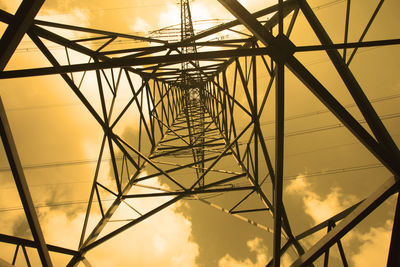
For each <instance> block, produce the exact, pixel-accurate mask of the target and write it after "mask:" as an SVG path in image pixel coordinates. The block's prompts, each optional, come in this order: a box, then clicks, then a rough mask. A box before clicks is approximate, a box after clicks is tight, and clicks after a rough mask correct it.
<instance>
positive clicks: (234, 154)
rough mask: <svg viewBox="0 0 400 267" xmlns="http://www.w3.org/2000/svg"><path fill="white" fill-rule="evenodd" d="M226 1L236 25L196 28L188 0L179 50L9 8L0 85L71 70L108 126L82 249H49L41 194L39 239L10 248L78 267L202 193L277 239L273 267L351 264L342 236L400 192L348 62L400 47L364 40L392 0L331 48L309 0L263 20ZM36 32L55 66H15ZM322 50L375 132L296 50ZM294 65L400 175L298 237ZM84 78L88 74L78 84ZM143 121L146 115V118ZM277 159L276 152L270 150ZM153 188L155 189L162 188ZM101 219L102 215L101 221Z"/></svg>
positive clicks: (32, 9)
mask: <svg viewBox="0 0 400 267" xmlns="http://www.w3.org/2000/svg"><path fill="white" fill-rule="evenodd" d="M219 2H220V3H221V4H222V5H223V6H224V7H225V8H226V9H227V10H228V11H229V12H230V13H231V14H232V15H233V16H235V17H236V20H233V21H230V22H227V23H223V24H220V25H217V26H215V27H212V28H210V29H208V30H205V31H203V32H200V33H197V34H195V32H194V30H193V22H192V19H191V13H190V7H189V1H187V0H181V40H180V41H177V42H171V43H168V42H167V41H165V40H160V39H155V38H149V37H141V36H135V35H129V34H122V33H117V32H110V31H102V30H97V29H88V28H84V27H77V26H72V25H64V24H60V23H54V22H47V21H41V20H36V19H34V17H35V15H36V13H37V12H38V11H39V9H40V6H41V4H42V3H43V1H39V0H36V1H27V0H24V1H23V2H22V4H21V6H20V8H19V9H18V11H17V13H16V14H15V15H14V16H13V15H11V14H9V13H7V12H5V11H2V12H1V13H0V20H1V21H2V22H4V23H6V24H8V27H7V30H6V32H5V34H4V35H3V37H2V39H1V43H0V44H1V47H2V49H1V54H0V56H1V57H0V64H1V65H0V66H1V67H2V69H1V70H2V71H1V72H0V78H1V79H9V78H22V77H31V76H39V75H52V74H58V75H61V77H62V78H63V80H64V81H65V82H66V83H67V85H68V86H69V87H70V88H71V90H72V91H73V92H74V93H75V95H76V96H77V98H78V99H79V100H80V101H81V102H82V104H83V105H84V106H85V107H86V109H87V110H88V112H90V114H91V115H92V116H93V118H94V119H95V120H96V121H97V122H98V123H99V125H100V126H101V128H102V129H103V132H104V135H103V139H102V143H101V145H100V149H99V150H100V153H99V157H98V162H97V167H96V171H95V173H94V178H93V184H92V187H91V190H90V194H89V203H88V206H87V211H86V217H85V221H84V223H83V226H82V234H81V238H80V241H79V246H78V248H77V249H76V250H70V249H65V248H62V247H56V246H46V244H45V239H44V237H43V235H42V234H41V231H40V225H39V224H38V219H37V216H36V214H35V213H34V212H33V211H32V206H33V203H32V200H29V198H27V200H26V201H25V202H26V206H27V208H26V214H27V218H28V221H32V223H31V224H30V227H31V231H32V233H37V234H35V235H33V236H34V240H33V241H31V240H26V239H22V238H17V237H12V236H7V235H1V236H0V240H1V241H3V242H7V243H12V244H17V245H18V246H22V247H23V248H25V247H34V248H37V250H38V252H39V254H40V256H41V260H42V264H43V265H45V266H50V265H51V260H50V258H49V257H48V250H50V251H54V252H58V253H63V254H66V255H71V256H72V257H71V260H70V262H69V265H70V266H73V265H75V264H77V263H79V262H80V261H81V260H83V259H84V257H85V254H86V253H87V252H88V251H90V250H91V249H93V248H94V247H96V246H100V245H102V244H103V243H104V242H106V241H107V240H109V239H110V238H112V237H114V236H116V235H120V234H123V233H124V231H125V230H127V229H129V228H131V227H134V226H135V225H136V224H138V223H142V222H143V221H145V220H146V219H148V218H149V217H151V216H152V215H154V214H156V213H158V212H159V211H161V210H163V209H165V208H167V207H168V206H171V205H172V204H174V203H176V202H178V201H180V200H183V199H188V198H190V199H195V200H198V201H200V202H203V203H205V204H207V205H209V206H211V207H213V208H217V209H219V210H221V211H222V212H225V213H228V214H230V215H232V216H234V217H236V218H238V219H242V220H244V221H246V222H249V223H251V224H253V225H255V226H256V227H259V228H261V229H263V230H265V231H266V232H269V233H271V234H272V236H273V238H272V239H273V241H272V247H273V257H272V259H271V260H270V261H269V262H266V265H267V266H280V258H281V256H282V255H284V254H285V253H286V252H287V251H288V249H289V248H290V249H293V251H295V253H296V254H297V257H298V258H297V259H296V260H295V261H294V262H293V263H292V266H309V265H313V264H314V261H315V260H316V259H317V258H319V257H320V256H321V255H325V256H324V265H325V266H326V265H327V263H328V261H329V250H330V248H331V247H332V246H333V245H337V246H338V249H339V251H340V259H341V262H342V263H343V265H344V266H347V259H346V256H345V253H344V250H343V246H342V244H341V239H342V238H343V236H345V235H346V234H347V233H348V232H349V231H350V230H351V229H353V228H354V227H355V226H356V225H357V224H358V223H359V222H360V221H362V220H364V219H365V218H366V216H367V215H368V214H370V213H371V212H372V211H373V210H375V209H376V208H377V207H378V206H380V205H381V204H382V203H383V202H384V201H385V200H386V199H387V198H388V197H389V196H391V195H393V194H395V193H397V192H398V191H399V174H400V164H399V162H400V152H399V149H398V147H397V146H396V144H395V142H394V141H393V138H392V137H391V135H390V134H389V132H388V130H387V129H386V127H385V125H384V124H383V123H382V120H381V118H380V117H379V116H378V114H377V112H376V111H375V109H374V107H373V106H372V104H371V102H370V101H369V100H368V98H367V97H366V95H365V93H364V90H363V88H362V86H361V85H360V83H359V81H358V80H357V79H356V77H355V76H354V75H353V73H352V71H351V69H350V68H349V65H350V63H351V62H352V60H353V58H354V56H355V55H356V52H357V50H358V49H359V48H361V47H378V46H389V45H399V44H400V41H399V39H398V36H396V38H397V39H394V38H393V39H386V40H373V41H364V40H363V39H364V36H365V34H366V32H367V31H368V30H369V28H370V26H371V24H372V22H373V21H374V18H375V17H376V15H377V13H378V12H379V10H380V8H381V6H382V2H383V1H380V2H379V3H378V5H377V7H376V9H375V12H374V13H373V14H372V16H371V17H370V20H369V22H368V24H367V26H366V27H365V30H364V33H363V34H362V36H361V38H360V39H359V41H358V42H348V29H349V14H350V1H348V2H347V3H348V5H347V6H346V19H345V23H344V25H345V38H344V42H341V43H334V42H333V41H332V40H331V38H330V36H329V34H328V33H327V31H326V30H325V28H324V27H323V25H322V24H321V22H320V21H319V19H318V17H317V16H316V15H315V13H314V11H313V10H312V8H311V7H310V6H309V4H308V2H309V1H306V0H297V1H294V0H287V1H278V3H277V4H275V5H271V6H268V7H266V8H264V9H262V10H259V11H257V12H255V13H250V12H249V11H248V10H247V9H246V8H245V7H243V6H242V5H241V4H240V3H239V2H238V1H236V0H219ZM299 14H302V16H303V17H304V19H305V20H306V21H307V23H308V24H309V26H310V28H311V29H312V31H313V33H314V34H315V37H316V38H317V39H318V40H319V42H320V44H318V45H307V46H296V45H295V44H294V43H293V42H292V41H291V33H292V31H293V30H294V25H295V23H296V20H297V18H298V16H299ZM261 18H262V19H261ZM284 23H285V24H284ZM51 29H65V30H69V31H72V32H84V33H91V34H94V36H93V37H89V38H82V39H78V40H69V39H67V38H65V37H63V36H61V35H59V34H56V33H55V32H53V31H52V30H51ZM227 30H229V31H233V32H236V33H238V35H239V36H240V37H237V36H236V37H235V38H223V39H220V40H215V39H214V37H215V36H216V35H217V36H218V34H222V33H223V32H224V31H227ZM25 34H27V35H28V36H29V37H30V39H31V40H32V41H33V42H34V44H35V45H36V47H37V48H38V49H39V50H40V51H41V52H42V54H43V55H44V56H45V57H46V58H47V59H48V61H49V62H50V63H51V64H52V66H51V67H38V68H32V69H17V70H6V71H4V68H5V66H6V65H7V62H8V60H9V59H10V58H11V56H12V55H13V53H14V52H15V49H16V47H17V45H18V43H19V42H20V41H21V39H22V37H23V36H24V35H25ZM243 36H244V37H243ZM116 40H122V41H127V40H129V41H132V40H134V41H141V42H150V43H154V44H156V45H153V46H143V47H139V48H138V47H133V48H121V49H115V48H114V47H113V46H112V45H113V44H115V43H116ZM48 41H51V42H52V44H57V45H59V46H61V47H65V50H66V57H67V58H68V64H67V65H61V64H60V63H59V61H58V60H57V58H56V57H55V56H54V54H53V53H52V51H51V50H50V49H49V47H48V43H46V42H48ZM98 41H101V42H102V43H101V44H100V46H98V47H97V48H95V45H94V44H95V43H94V42H98ZM200 46H204V47H207V48H208V51H200V49H198V47H200ZM213 47H218V49H212V48H213ZM350 49H353V50H351V51H352V53H351V54H350V56H347V55H346V52H349V51H350ZM69 50H73V51H75V52H77V53H80V54H81V55H82V56H85V57H86V58H89V61H88V63H82V62H80V63H73V62H70V61H69V56H68V51H69ZM311 51H325V52H326V54H327V57H328V59H329V61H330V62H331V64H332V66H334V69H335V71H336V72H337V74H338V76H339V77H340V81H342V82H343V84H344V88H345V89H346V90H347V91H348V92H349V93H350V95H351V96H352V98H353V100H354V102H355V104H356V106H357V108H358V110H359V111H360V114H362V117H363V120H364V121H365V123H366V124H367V125H368V129H367V128H366V127H364V126H363V125H362V124H361V122H360V120H357V119H356V118H355V117H354V115H352V113H350V112H349V109H348V108H347V107H346V106H345V105H344V103H341V101H339V100H338V99H337V98H336V97H335V96H334V94H333V93H332V91H333V89H331V88H327V87H325V86H324V85H323V83H322V82H321V81H320V80H319V79H318V78H317V77H316V76H315V75H313V73H312V72H311V71H310V70H309V69H308V68H307V67H306V66H305V65H304V64H303V63H302V62H301V61H300V60H299V59H298V58H297V57H296V56H297V53H301V52H311ZM340 51H343V53H342V54H341V53H340ZM287 70H290V72H291V73H293V74H294V76H295V77H296V78H297V79H298V80H299V81H301V83H302V84H303V85H304V87H305V88H307V89H308V90H309V91H310V92H311V93H312V94H313V95H315V96H316V98H317V99H318V100H319V101H320V102H321V103H322V104H323V105H324V106H325V107H326V108H327V110H329V111H330V112H331V113H332V114H333V115H334V116H335V117H336V118H337V120H339V121H340V123H341V124H342V125H343V126H344V127H346V128H347V129H348V131H349V132H350V133H352V134H353V135H354V137H355V138H356V139H357V140H358V141H359V142H360V143H361V144H362V145H363V146H364V147H365V148H366V149H367V150H368V151H369V153H371V155H373V156H374V157H375V158H376V159H377V161H379V164H380V165H381V166H383V167H385V168H386V169H387V170H388V171H389V172H390V173H392V177H391V178H389V179H388V180H386V181H385V182H384V183H383V184H382V185H381V186H380V187H378V188H377V189H376V190H375V192H373V193H372V194H370V195H369V196H368V197H367V198H366V199H365V200H363V201H361V202H358V203H354V204H353V205H351V206H349V207H347V208H346V209H345V210H343V211H341V212H339V213H337V214H335V215H333V216H332V217H330V218H328V219H326V220H325V221H323V222H321V223H319V224H317V225H314V226H313V227H311V228H308V229H307V230H305V231H303V232H300V233H297V232H296V233H295V232H294V231H293V229H292V228H293V225H295V224H296V220H289V216H288V215H287V206H285V201H284V199H283V180H284V160H285V157H284V141H285V128H284V125H285V114H284V111H285V93H286V91H287V90H286V86H285V82H286V80H285V76H286V75H287ZM88 75H92V76H93V77H95V79H96V81H97V85H96V86H97V89H98V96H99V99H100V101H99V103H94V102H91V100H90V99H89V98H87V97H86V96H85V94H84V92H83V91H82V88H81V87H82V86H83V85H82V84H84V81H85V76H88ZM78 76H79V77H80V79H77V77H78ZM261 76H262V77H265V76H267V77H268V79H269V80H268V82H267V83H266V84H263V85H261V84H260V82H258V80H259V78H260V77H261ZM138 79H140V83H139V84H140V85H139V86H136V85H135V83H136V82H135V81H137V80H138ZM91 86H93V85H91ZM274 86H275V89H274ZM124 90H125V92H129V100H127V101H126V102H125V103H124V104H123V105H122V107H121V108H120V109H117V108H115V106H116V105H117V104H116V103H117V102H118V99H119V96H120V94H121V92H122V91H124ZM272 91H274V92H275V93H274V94H275V105H274V106H273V111H274V113H275V120H274V125H275V135H274V136H273V137H272V140H273V141H274V147H273V148H271V147H270V146H269V144H268V143H267V140H268V135H267V131H266V130H264V129H263V128H262V125H261V122H260V121H261V118H263V115H264V114H265V113H266V112H267V111H268V110H269V109H271V108H270V106H268V105H266V103H267V101H268V97H269V96H270V92H272ZM96 105H98V107H97V108H95V106H96ZM132 111H133V113H132ZM130 112H131V113H130ZM132 114H135V118H133V117H132ZM4 115H5V112H4V110H3V111H2V128H1V129H2V140H3V143H4V146H5V147H7V145H8V144H10V142H9V141H10V140H11V138H12V137H11V134H10V131H9V129H8V127H7V121H6V120H5V119H4V118H5V116H4ZM127 118H128V119H132V120H134V119H137V120H136V123H137V125H138V127H137V129H138V132H137V135H135V138H129V137H124V132H121V131H120V130H118V125H119V122H120V121H121V120H125V119H127ZM4 129H5V130H4ZM7 129H8V130H7ZM3 132H4V133H3ZM271 151H274V154H275V155H271ZM6 152H7V156H8V159H9V161H10V165H11V167H12V169H15V170H16V171H15V172H14V173H13V175H14V179H15V180H16V183H17V184H18V183H19V182H21V181H24V178H23V175H22V176H21V174H23V170H22V166H21V165H20V163H19V162H18V161H16V160H15V159H16V157H17V154H16V150H15V147H14V148H13V147H12V142H11V146H10V149H6ZM108 158H109V159H110V160H109V161H106V163H105V162H104V159H108ZM232 162H235V163H234V164H233V163H232ZM104 164H107V165H109V166H111V174H110V176H111V178H110V179H109V180H107V181H103V180H101V179H100V177H99V173H100V170H101V168H102V165H104ZM151 181H153V183H150V184H149V182H151ZM154 181H157V182H154ZM158 181H161V182H158ZM25 184H26V183H25ZM157 184H159V185H158V186H157ZM25 187H26V186H22V187H18V190H19V193H20V195H21V199H26V196H28V195H29V191H27V190H26V188H25ZM215 194H221V195H219V197H220V198H223V201H221V204H220V205H218V204H216V203H213V202H212V201H210V200H208V199H207V198H205V197H204V196H215ZM105 196H107V198H108V199H109V198H111V199H112V203H111V204H108V202H107V203H106V201H105V200H104V199H105ZM254 196H257V197H254ZM135 199H141V200H143V201H146V200H148V199H150V200H151V201H158V204H157V205H156V206H155V207H153V208H151V209H148V210H140V208H138V207H136V206H135V204H134V203H135V202H134V201H132V200H135ZM228 205H230V206H229V207H227V206H228ZM122 206H126V207H129V209H130V210H131V214H129V215H125V217H124V218H122V219H121V218H120V217H118V216H117V215H118V209H119V208H120V207H122ZM399 210H400V207H399V204H398V205H397V208H396V210H395V218H394V227H393V233H392V240H391V245H390V252H389V257H388V265H389V266H396V264H397V265H398V264H399V255H398V253H396V251H398V250H399V248H400V246H399V240H400V238H399V237H398V236H399V231H398V229H399V227H400V223H399V217H400V211H399ZM93 214H94V215H93ZM97 214H101V216H100V218H98V216H97ZM249 214H251V216H249ZM259 214H262V216H265V217H267V219H266V220H264V219H263V220H264V221H262V223H260V222H258V221H257V220H255V219H250V218H253V217H254V218H257V216H258V215H259ZM262 218H264V217H262ZM93 220H95V226H94V227H92V228H89V227H88V225H89V222H93ZM110 223H118V224H117V225H118V227H114V228H113V229H112V230H108V232H107V230H106V226H107V225H108V224H110ZM325 228H327V229H328V233H327V234H325V235H324V236H323V237H322V238H321V239H320V240H319V241H318V242H316V243H315V244H313V245H312V247H311V248H306V247H305V246H304V243H302V239H304V238H305V237H308V236H311V235H313V234H314V233H316V232H318V231H320V230H321V229H325Z"/></svg>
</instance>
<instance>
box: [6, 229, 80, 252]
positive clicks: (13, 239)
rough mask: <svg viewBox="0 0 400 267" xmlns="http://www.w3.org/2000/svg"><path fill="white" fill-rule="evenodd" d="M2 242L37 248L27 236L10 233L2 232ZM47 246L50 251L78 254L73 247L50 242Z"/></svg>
mask: <svg viewBox="0 0 400 267" xmlns="http://www.w3.org/2000/svg"><path fill="white" fill-rule="evenodd" d="M0 242H5V243H9V244H15V245H21V246H25V247H31V248H36V243H35V242H34V241H32V240H28V239H25V238H19V237H15V236H10V235H5V234H0ZM46 246H47V249H48V250H49V251H53V252H57V253H62V254H67V255H77V254H78V251H75V250H72V249H68V248H63V247H59V246H53V245H48V244H47V245H46Z"/></svg>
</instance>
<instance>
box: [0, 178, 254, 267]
mask: <svg viewBox="0 0 400 267" xmlns="http://www.w3.org/2000/svg"><path fill="white" fill-rule="evenodd" d="M143 184H144V183H143ZM145 184H146V185H149V186H154V187H162V188H165V185H163V184H161V183H160V182H159V180H158V178H157V179H152V180H147V181H146V183H145ZM140 190H141V189H136V191H135V192H138V193H140V192H144V191H143V190H146V189H142V191H140ZM169 199H170V198H164V199H163V200H162V202H164V201H166V200H169ZM156 202H157V203H156ZM159 202H160V200H153V199H150V198H149V200H147V201H135V202H130V204H131V205H133V204H136V205H135V208H136V209H137V210H140V211H141V212H147V211H148V210H149V209H152V208H153V207H154V206H156V205H157V204H159ZM179 208H180V203H176V204H173V205H171V206H169V207H168V208H165V209H164V210H162V211H161V212H159V213H157V214H156V215H154V216H152V217H150V218H148V219H146V220H145V221H143V222H141V223H139V224H137V225H135V226H133V227H131V228H130V229H128V230H126V231H125V232H124V233H122V234H119V235H117V236H116V237H113V238H111V239H110V240H108V241H106V242H105V243H103V244H101V245H99V246H98V247H96V248H94V249H93V250H90V251H89V252H88V253H87V255H86V258H87V260H88V262H89V263H90V264H91V265H92V266H96V267H101V266H107V267H112V266H132V265H135V266H189V267H190V266H193V267H194V266H197V265H196V262H195V260H196V258H197V257H198V255H199V246H198V244H197V243H195V242H194V241H193V237H192V223H191V221H190V220H189V219H188V218H187V217H185V216H184V215H183V214H182V213H181V212H180V211H179V210H180V209H179ZM132 214H133V212H132V210H130V209H129V208H128V207H127V206H126V205H121V206H120V207H119V208H118V210H117V213H116V214H115V216H114V217H112V220H116V219H122V218H132ZM100 216H101V215H100V214H97V213H95V212H92V214H91V219H90V220H89V226H88V229H92V228H93V226H94V225H95V223H97V221H98V220H99V219H100ZM40 217H41V218H40V221H41V228H42V230H43V233H44V236H45V240H46V242H47V243H49V244H52V245H58V246H62V247H67V248H70V249H77V247H78V242H79V238H80V234H81V229H82V225H83V220H84V217H85V213H84V212H77V213H75V214H74V215H71V214H68V213H66V212H65V211H63V210H61V209H52V208H42V209H41V210H40ZM136 217H137V215H136ZM125 223H127V222H122V223H118V222H109V223H108V225H107V226H106V228H105V229H104V230H103V231H104V232H105V233H107V232H110V231H112V230H113V229H116V228H117V227H120V226H122V225H123V224H125ZM255 246H256V245H253V247H255ZM8 252H9V251H7V252H6V251H1V252H0V258H3V259H9V258H10V257H12V255H9V253H8ZM21 255H22V254H21ZM51 255H52V260H53V263H54V266H65V265H66V263H68V261H69V259H70V258H68V257H65V256H64V255H62V254H58V253H51ZM32 264H33V266H39V265H40V263H39V259H38V258H35V257H33V258H32ZM79 266H84V265H83V264H80V265H79Z"/></svg>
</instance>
